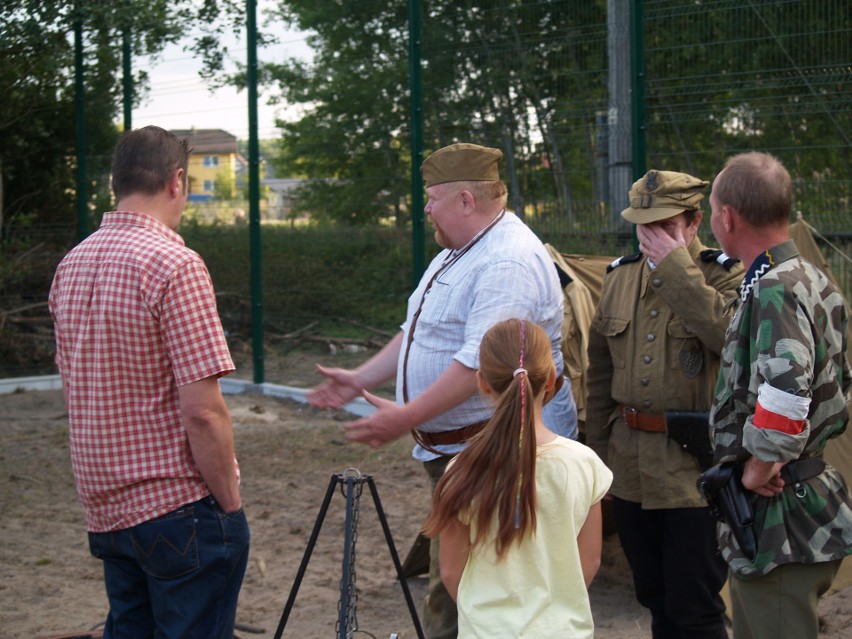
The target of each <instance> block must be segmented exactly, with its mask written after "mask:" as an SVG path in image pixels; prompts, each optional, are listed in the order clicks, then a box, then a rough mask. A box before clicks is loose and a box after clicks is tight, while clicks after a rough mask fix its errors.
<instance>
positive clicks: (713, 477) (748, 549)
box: [696, 462, 757, 561]
mask: <svg viewBox="0 0 852 639" xmlns="http://www.w3.org/2000/svg"><path fill="white" fill-rule="evenodd" d="M696 485H697V486H698V492H700V493H701V496H702V497H703V498H704V500H705V501H706V502H707V503H708V504H709V506H710V510H711V512H712V513H713V516H714V517H716V519H719V520H721V521H724V522H725V523H726V524H728V526H730V528H731V532H732V533H733V535H734V538H735V539H736V540H737V544H738V545H739V547H740V549H741V550H742V552H743V554H744V555H745V556H746V557H747V558H748V560H749V561H754V558H755V556H756V555H757V537H756V535H755V534H754V509H753V508H752V505H751V500H750V499H749V495H748V491H747V490H746V489H745V488H744V487H743V483H742V470H741V468H740V466H739V465H738V464H736V463H734V462H725V463H723V464H716V465H715V466H712V467H710V468H708V469H707V470H706V471H704V472H703V473H701V475H699V476H698V481H697V482H696Z"/></svg>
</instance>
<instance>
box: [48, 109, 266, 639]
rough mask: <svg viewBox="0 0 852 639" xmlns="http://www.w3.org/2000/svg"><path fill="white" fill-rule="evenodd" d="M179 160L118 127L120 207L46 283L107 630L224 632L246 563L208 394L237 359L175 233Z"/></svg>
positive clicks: (145, 135)
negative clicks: (101, 575)
mask: <svg viewBox="0 0 852 639" xmlns="http://www.w3.org/2000/svg"><path fill="white" fill-rule="evenodd" d="M189 153H190V151H189V149H188V148H187V144H186V140H179V139H178V138H176V137H175V136H174V135H172V134H171V133H169V132H167V131H165V130H163V129H161V128H159V127H153V126H149V127H145V128H142V129H138V130H135V131H131V132H129V133H126V134H125V135H124V136H123V137H122V138H121V139H120V140H119V142H118V144H117V146H116V149H115V154H114V157H113V165H112V189H113V192H114V193H115V197H116V200H117V206H116V210H115V211H112V212H109V213H105V214H104V216H103V220H102V222H101V226H100V228H99V229H98V230H97V231H96V232H95V233H93V234H92V235H91V236H90V237H89V238H88V239H86V240H85V241H83V242H82V243H80V244H79V245H78V246H77V247H75V248H74V249H73V250H71V251H70V252H69V253H68V255H66V256H65V258H64V259H63V260H62V262H61V263H60V264H59V266H58V268H57V270H56V275H55V277H54V280H53V285H52V287H51V291H50V310H51V314H52V315H53V319H54V324H55V331H56V363H57V365H58V367H59V372H60V374H61V377H62V383H63V387H64V391H65V398H66V404H67V406H68V415H69V420H70V425H71V428H70V439H71V461H72V465H73V468H74V476H75V479H76V482H77V492H78V493H79V495H80V499H81V501H82V502H83V506H84V507H85V510H86V527H87V530H88V531H89V546H90V550H91V552H92V554H93V555H94V556H96V557H98V558H100V559H101V560H103V563H104V580H105V584H106V591H107V596H108V598H109V604H110V610H109V615H108V617H107V620H106V627H105V632H104V637H106V638H111V637H152V636H163V637H170V638H178V637H180V638H190V637H197V638H199V639H219V638H221V639H230V638H231V637H232V636H233V629H234V619H235V615H236V608H237V598H238V595H239V591H240V587H241V585H242V580H243V576H244V574H245V569H246V562H247V559H248V549H249V529H248V524H247V522H246V518H245V514H244V513H243V511H242V509H241V501H240V488H239V469H238V466H237V463H236V457H235V454H234V437H233V430H232V424H231V418H230V414H229V412H228V408H227V406H226V404H225V401H224V399H223V397H222V393H221V390H220V388H219V377H221V376H222V375H226V374H228V373H230V372H231V371H233V370H234V365H233V362H232V361H231V356H230V353H229V351H228V347H227V344H226V342H225V337H224V334H223V331H222V326H221V323H220V320H219V316H218V313H217V310H216V299H215V296H214V293H213V287H212V283H211V281H210V276H209V274H208V272H207V268H206V266H205V265H204V262H203V261H202V260H201V258H200V256H199V255H198V254H197V253H195V252H194V251H192V250H190V249H188V248H187V247H186V246H185V245H184V242H183V239H182V238H181V237H180V236H179V235H178V234H177V233H176V232H175V229H176V228H177V226H178V224H179V222H180V219H181V215H182V213H183V210H184V208H185V206H186V201H187V191H188V187H187V165H188V161H189Z"/></svg>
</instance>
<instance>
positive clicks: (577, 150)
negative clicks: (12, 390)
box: [0, 0, 852, 381]
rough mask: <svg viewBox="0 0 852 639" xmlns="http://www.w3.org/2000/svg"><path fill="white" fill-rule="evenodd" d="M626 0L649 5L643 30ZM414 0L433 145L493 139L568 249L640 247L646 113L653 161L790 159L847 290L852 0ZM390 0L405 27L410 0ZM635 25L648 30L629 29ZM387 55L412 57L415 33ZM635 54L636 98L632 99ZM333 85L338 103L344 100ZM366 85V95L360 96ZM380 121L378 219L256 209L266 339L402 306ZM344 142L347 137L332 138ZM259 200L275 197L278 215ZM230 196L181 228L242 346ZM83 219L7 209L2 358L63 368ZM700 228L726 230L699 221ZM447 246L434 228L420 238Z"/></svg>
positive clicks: (689, 165)
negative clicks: (58, 305) (69, 260)
mask: <svg viewBox="0 0 852 639" xmlns="http://www.w3.org/2000/svg"><path fill="white" fill-rule="evenodd" d="M379 5H381V3H380V2H365V3H359V4H358V5H357V6H356V5H352V7H351V8H350V10H351V11H353V12H358V11H361V12H370V11H377V10H378V9H379V8H380V6H379ZM381 6H382V7H383V6H384V5H381ZM631 7H632V8H633V9H634V10H636V9H638V8H641V11H642V15H641V18H642V19H641V30H640V31H639V32H638V33H637V31H636V29H637V27H636V26H635V24H633V23H631V13H630V10H631ZM421 15H422V18H423V25H422V43H421V45H422V46H421V55H422V63H421V71H422V81H423V87H424V89H423V103H424V107H423V114H424V118H423V140H424V144H423V147H424V152H425V153H427V154H428V152H430V151H432V150H434V149H436V148H438V147H440V146H442V145H444V144H449V143H452V142H455V141H459V140H465V141H473V142H478V143H482V144H488V145H491V146H498V147H500V148H501V149H502V150H503V151H504V156H505V160H504V164H503V171H504V175H505V180H506V182H507V185H508V186H509V191H510V198H511V199H510V205H511V207H512V208H513V209H514V210H516V211H517V212H519V213H520V214H521V215H523V216H524V218H525V220H526V221H527V223H528V224H529V225H530V226H531V228H533V229H534V230H535V231H536V232H537V233H538V234H539V235H540V237H541V238H542V239H543V240H544V241H546V242H549V243H551V244H552V245H553V246H555V247H556V248H557V249H558V250H560V251H562V252H564V253H588V254H599V255H619V254H623V253H626V252H632V251H633V245H632V236H631V230H630V228H629V227H625V226H624V224H623V223H622V222H621V220H620V216H619V213H620V210H621V208H623V206H624V204H625V203H626V196H627V190H628V189H629V186H630V183H631V182H632V180H633V178H634V177H635V176H634V173H640V174H641V172H644V170H643V171H637V168H638V167H637V166H634V164H635V163H633V162H632V160H631V150H632V149H633V146H632V144H631V141H632V140H634V138H635V136H633V135H632V134H631V129H630V123H631V122H632V119H633V116H634V114H638V117H639V119H640V120H641V121H642V122H643V125H642V128H641V130H640V132H641V134H642V139H643V140H644V144H645V153H644V161H645V162H646V163H647V166H646V167H644V168H648V169H650V168H657V169H665V170H676V171H685V172H688V173H691V174H693V175H696V176H698V177H701V178H703V179H707V180H712V179H713V177H714V176H715V174H716V173H717V172H718V170H719V169H720V168H721V166H722V165H723V163H724V161H725V159H726V158H727V157H728V156H730V155H731V154H733V153H737V152H740V151H745V150H761V151H769V152H771V153H774V154H775V155H777V156H778V157H779V158H780V159H781V160H782V161H783V162H784V163H785V165H786V166H787V167H788V169H789V170H790V172H791V174H792V175H793V178H794V188H795V206H794V208H795V213H801V214H802V215H803V216H804V218H805V219H806V220H807V221H808V222H809V223H810V224H811V225H813V226H814V227H816V228H817V229H818V230H819V231H820V232H821V234H822V235H823V236H824V237H823V238H822V239H821V240H820V243H821V246H822V247H823V249H824V251H825V253H826V257H827V258H828V262H829V264H830V266H831V268H832V269H833V271H834V273H835V275H836V276H837V278H838V280H839V281H840V283H841V286H843V288H844V291H845V292H846V294H847V296H852V269H850V261H849V257H848V256H849V255H850V254H852V228H850V219H852V203H850V200H852V178H850V175H852V12H850V11H849V10H848V5H847V3H846V2H845V0H771V1H770V0H745V1H743V0H702V1H700V2H693V1H690V2H684V1H676V0H645V1H644V2H637V1H633V2H631V1H630V0H596V1H594V2H589V1H588V0H556V1H548V2H544V1H541V2H535V1H525V2H514V1H510V0H495V1H493V2H487V3H486V2H474V1H472V0H466V1H465V2H451V1H449V0H443V1H437V0H436V2H433V3H429V5H428V6H424V8H422V10H421ZM632 15H633V16H634V17H635V15H636V14H632ZM397 17H398V20H397V24H396V28H397V29H398V32H399V33H400V34H403V33H405V30H406V25H405V17H404V15H402V16H397ZM637 36H638V38H637ZM637 40H638V41H641V42H643V43H644V46H643V47H642V48H641V49H636V48H632V45H635V43H636V42H637ZM394 55H396V56H397V59H396V61H395V62H396V67H397V68H399V69H404V68H405V62H406V56H407V51H405V43H404V42H397V50H396V51H395V54H394ZM367 62H369V61H365V64H366V63H367ZM375 66H379V65H378V62H377V64H376V65H375ZM390 66H393V65H390ZM636 69H638V70H641V79H642V84H641V89H642V93H643V94H644V100H642V101H641V103H639V104H635V103H634V102H632V101H631V99H632V97H634V92H635V85H633V84H632V82H633V79H634V72H633V71H632V70H636ZM372 99H373V101H377V102H379V103H381V102H382V100H383V96H382V95H375V96H373V97H372ZM339 100H340V103H339V105H338V107H339V108H340V109H342V110H343V111H344V112H345V110H346V109H347V108H348V105H349V104H350V102H349V101H348V100H347V96H346V95H342V96H340V97H339ZM351 104H352V109H355V108H356V106H355V105H356V100H355V98H354V97H353V99H352V103H351ZM357 104H358V107H359V108H362V107H363V104H362V103H361V100H360V98H359V99H358V100H357ZM388 112H390V108H388ZM350 115H353V114H350ZM360 133H361V132H359V134H360ZM634 133H636V134H638V132H634ZM372 134H373V136H374V138H375V139H379V140H382V142H381V143H378V142H377V143H375V144H373V145H372V147H371V148H372V149H373V150H372V153H373V155H372V156H370V157H373V158H379V156H381V158H382V162H383V163H382V165H381V172H382V175H378V176H376V175H370V176H367V177H364V182H365V183H368V182H369V181H371V180H372V181H379V179H380V178H385V177H388V178H389V179H390V181H389V182H387V183H386V184H385V183H384V182H383V184H384V186H382V187H381V188H380V189H379V188H378V187H376V190H377V192H379V191H380V192H381V198H383V199H382V200H381V201H382V202H388V201H392V202H393V204H392V205H388V206H387V207H386V210H387V211H388V214H387V215H385V216H383V217H382V221H381V222H380V223H371V224H369V225H366V226H360V227H352V226H348V225H345V224H343V223H341V222H339V221H338V222H337V223H336V224H335V223H329V224H327V225H318V224H311V223H310V222H308V223H306V222H304V220H299V221H297V220H295V219H290V220H289V221H286V220H285V221H283V222H282V221H272V220H271V219H270V221H268V222H266V223H264V224H263V227H262V228H263V232H262V235H263V241H262V242H263V248H262V258H261V259H262V272H263V310H264V318H265V327H266V328H267V330H268V331H269V332H268V333H267V334H266V343H267V345H268V346H269V347H270V348H280V347H282V345H284V344H291V345H292V344H293V343H294V341H293V340H294V336H299V335H302V336H304V335H307V334H309V333H314V334H321V335H324V334H336V335H338V336H342V337H345V336H347V335H357V336H359V337H361V338H362V337H363V335H364V331H365V330H367V331H368V333H369V334H370V335H371V336H372V337H371V338H370V339H373V340H376V341H380V340H381V339H382V336H383V335H384V334H385V333H388V334H390V333H392V332H393V331H394V330H395V328H396V325H397V322H398V321H399V320H400V319H401V318H402V317H403V315H404V309H405V300H406V298H407V295H408V292H409V291H410V287H411V281H412V272H411V270H412V267H411V260H412V239H411V229H410V210H409V209H410V201H411V194H410V193H408V191H409V190H410V189H409V188H408V186H407V185H408V184H410V176H409V173H408V171H409V166H410V165H409V164H407V162H410V160H409V153H408V152H407V151H406V149H408V148H409V147H410V139H409V137H408V136H409V131H408V130H407V129H406V128H405V127H402V128H400V127H399V126H398V125H397V124H393V125H388V128H387V130H382V131H372ZM350 146H351V145H350V144H349V142H348V141H344V143H343V144H341V148H340V151H339V152H340V153H347V152H348V151H349V150H350ZM289 148H292V147H289ZM391 157H394V158H396V162H390V161H389V158H391ZM386 160H388V161H387V163H386V164H385V163H384V162H385V161H386ZM388 172H390V173H391V175H389V176H387V175H384V174H385V173H388ZM103 177H104V176H100V179H101V180H102V179H103ZM353 180H354V181H356V182H357V178H353ZM388 185H390V186H388ZM320 187H321V188H331V185H329V184H326V185H325V186H323V185H322V184H320ZM368 191H369V189H366V190H365V189H361V190H359V189H350V190H349V191H345V190H344V191H341V193H343V194H348V195H346V197H351V198H352V199H351V200H344V201H342V202H339V203H338V204H339V207H338V208H340V209H341V210H346V209H347V208H351V209H352V210H353V211H354V210H360V209H363V208H364V200H363V199H356V198H363V197H364V193H366V192H368ZM391 196H392V197H391ZM370 202H372V200H371V201H370ZM705 202H706V201H705ZM264 206H265V205H262V213H263V215H264V216H265V217H267V218H272V217H275V216H273V215H271V214H269V213H268V212H267V211H266V209H265V208H264ZM223 207H224V208H225V209H226V212H225V213H223V214H222V215H221V216H218V215H217V216H214V217H215V218H217V219H218V218H221V220H220V221H219V222H218V223H215V224H212V225H211V224H202V223H195V222H192V223H188V224H185V225H184V226H183V228H182V229H181V232H182V234H183V235H184V236H185V238H186V240H187V244H188V245H189V246H191V247H192V248H194V249H196V250H198V251H199V253H201V255H202V256H203V257H204V258H205V260H206V262H207V264H208V266H209V268H210V271H211V274H212V276H213V280H214V284H215V286H216V288H217V291H218V292H219V303H220V309H221V312H222V316H223V321H224V323H225V325H226V329H227V330H228V331H229V336H230V338H231V339H232V340H234V344H233V346H235V347H238V348H245V347H246V346H245V344H246V343H247V342H248V339H249V335H248V332H250V315H251V312H252V301H251V295H250V287H251V284H250V281H249V273H250V259H251V256H250V255H249V238H248V230H247V227H246V226H241V225H240V224H239V223H238V222H237V223H235V222H233V221H231V219H232V217H233V216H229V213H228V212H227V209H228V207H231V208H233V207H234V205H233V204H227V205H223ZM238 208H243V209H247V208H248V207H246V206H245V205H242V206H239V207H238ZM705 213H706V214H708V215H709V208H708V207H706V206H705ZM73 220H74V212H73V211H68V223H67V224H53V225H49V226H46V225H43V224H40V225H33V224H30V225H27V224H24V223H21V222H20V221H19V222H16V223H15V225H14V226H12V225H10V224H8V223H7V228H6V229H4V234H3V237H4V239H3V243H2V245H0V251H2V253H0V257H2V261H0V376H2V377H18V376H25V375H35V374H43V373H50V372H53V371H54V369H53V364H52V361H51V358H52V333H51V328H50V322H49V317H48V314H47V308H46V299H47V291H48V288H49V284H50V279H51V276H52V272H53V268H54V267H55V265H56V263H57V262H58V260H59V259H60V258H61V256H62V254H63V253H64V252H65V251H66V250H67V249H68V248H69V247H70V246H71V245H73V242H74V241H75V229H76V223H75V222H74V221H73ZM222 220H224V221H222ZM703 238H704V240H705V242H706V243H708V244H711V245H713V244H715V241H714V240H713V238H712V236H711V235H710V232H709V224H707V223H706V222H705V224H704V230H703ZM436 251H437V247H436V246H435V244H434V242H433V241H432V240H431V238H430V237H427V238H426V258H427V259H428V258H429V257H431V256H432V255H434V254H435V252H436ZM288 340H289V341H288ZM267 381H276V380H274V379H270V380H267Z"/></svg>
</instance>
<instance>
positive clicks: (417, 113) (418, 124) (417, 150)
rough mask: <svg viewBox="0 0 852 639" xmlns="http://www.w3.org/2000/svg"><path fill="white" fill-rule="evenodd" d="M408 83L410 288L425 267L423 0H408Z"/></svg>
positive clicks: (414, 285)
mask: <svg viewBox="0 0 852 639" xmlns="http://www.w3.org/2000/svg"><path fill="white" fill-rule="evenodd" d="M408 83H409V89H410V91H411V248H412V253H411V278H412V280H411V288H412V290H414V289H415V288H416V287H417V284H418V282H419V281H420V277H421V276H422V275H423V272H424V271H425V270H426V259H425V252H426V249H425V242H424V230H423V226H424V223H423V182H422V180H421V178H420V165H421V164H422V163H423V95H422V90H421V81H420V0H408Z"/></svg>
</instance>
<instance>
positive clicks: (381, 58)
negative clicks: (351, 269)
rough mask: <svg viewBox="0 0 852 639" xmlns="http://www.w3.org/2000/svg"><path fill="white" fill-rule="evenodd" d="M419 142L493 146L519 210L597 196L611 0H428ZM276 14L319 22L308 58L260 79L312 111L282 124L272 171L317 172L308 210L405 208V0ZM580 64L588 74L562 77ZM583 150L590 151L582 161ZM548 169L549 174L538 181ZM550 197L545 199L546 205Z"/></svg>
mask: <svg viewBox="0 0 852 639" xmlns="http://www.w3.org/2000/svg"><path fill="white" fill-rule="evenodd" d="M422 6H423V15H422V25H423V27H422V32H423V39H422V56H423V94H424V95H423V104H424V120H425V122H424V142H425V145H426V148H427V152H428V151H430V150H434V149H435V148H438V147H440V146H442V145H444V144H448V143H451V142H454V141H461V140H465V141H473V142H478V143H481V144H488V145H491V146H499V147H500V148H501V149H502V150H503V151H504V154H505V156H506V164H505V166H506V171H507V180H508V181H509V183H510V192H511V193H512V195H513V197H514V198H515V200H514V202H513V206H514V208H515V209H516V210H519V211H521V212H523V211H524V209H525V208H527V199H526V198H528V199H529V200H530V201H532V202H535V204H536V205H537V206H539V207H542V206H544V207H549V208H550V209H552V210H553V211H554V212H555V213H556V214H559V215H570V214H572V212H573V197H574V193H573V191H574V190H577V191H580V192H581V193H582V197H585V198H590V197H591V185H592V171H591V170H588V169H587V170H585V171H572V170H571V168H570V167H573V166H585V167H594V165H595V163H594V162H593V161H592V160H593V157H594V149H593V148H592V144H591V141H592V137H593V136H591V135H590V131H591V130H592V127H593V124H594V116H595V110H596V109H597V108H598V107H597V105H598V103H599V102H600V101H601V100H604V104H605V99H606V95H605V83H604V82H602V81H601V80H602V78H603V77H604V70H605V61H606V48H605V45H606V39H605V38H606V33H605V31H604V32H603V34H602V35H601V33H600V31H597V32H594V33H593V34H592V36H591V37H590V36H589V35H588V34H586V35H581V29H580V27H581V26H583V25H586V24H588V23H589V22H592V23H597V24H605V20H606V15H605V12H604V7H605V2H602V1H595V2H579V1H565V0H562V1H559V2H548V3H528V2H516V1H514V0H467V1H465V2H457V1H455V0H435V1H434V2H428V3H427V2H423V3H422ZM279 14H280V16H281V17H283V19H284V20H285V21H286V22H287V23H288V24H290V25H291V26H294V27H296V28H298V29H300V30H305V31H307V32H309V33H311V34H312V35H311V37H310V38H309V43H310V44H311V46H312V48H313V49H314V51H315V57H314V60H313V63H312V64H308V63H305V62H304V61H300V60H295V59H293V60H285V61H281V62H279V63H277V64H270V65H267V66H266V67H265V68H264V69H263V73H262V77H263V79H264V82H265V83H266V84H268V85H273V86H274V87H276V88H277V91H278V92H279V94H280V97H281V100H282V101H285V102H287V103H289V104H301V105H303V106H304V108H305V115H304V116H303V117H302V118H301V119H300V120H298V121H295V122H280V123H279V126H281V128H282V129H283V135H282V141H281V153H280V158H279V160H278V167H277V169H278V174H279V175H281V176H288V177H310V178H312V180H311V181H310V182H306V184H305V186H304V187H303V188H302V189H301V194H300V195H301V197H300V204H299V208H300V209H302V210H305V211H308V212H311V214H312V216H313V218H314V219H320V220H337V221H343V222H347V223H354V224H364V223H371V222H375V221H376V220H378V219H381V218H386V217H390V216H394V217H395V218H396V220H397V222H398V223H403V222H405V221H407V219H408V206H409V199H408V195H407V194H408V190H409V185H410V178H409V173H410V157H409V139H408V136H409V128H410V108H409V85H408V17H407V7H406V3H403V2H397V1H395V0H373V1H370V2H360V3H339V2H332V3H328V2H325V3H317V2H316V1H309V0H282V1H281V2H280V3H279ZM578 69H583V70H584V74H585V75H584V76H583V77H582V78H581V77H579V76H577V79H576V80H575V81H573V82H572V81H566V80H565V79H566V78H567V74H570V73H572V72H574V71H576V70H578ZM580 158H582V160H583V161H582V162H579V161H577V160H578V159H580ZM542 173H546V174H547V175H549V176H550V177H549V179H547V180H542V179H541V178H540V175H541V174H542ZM548 202H549V203H548Z"/></svg>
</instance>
